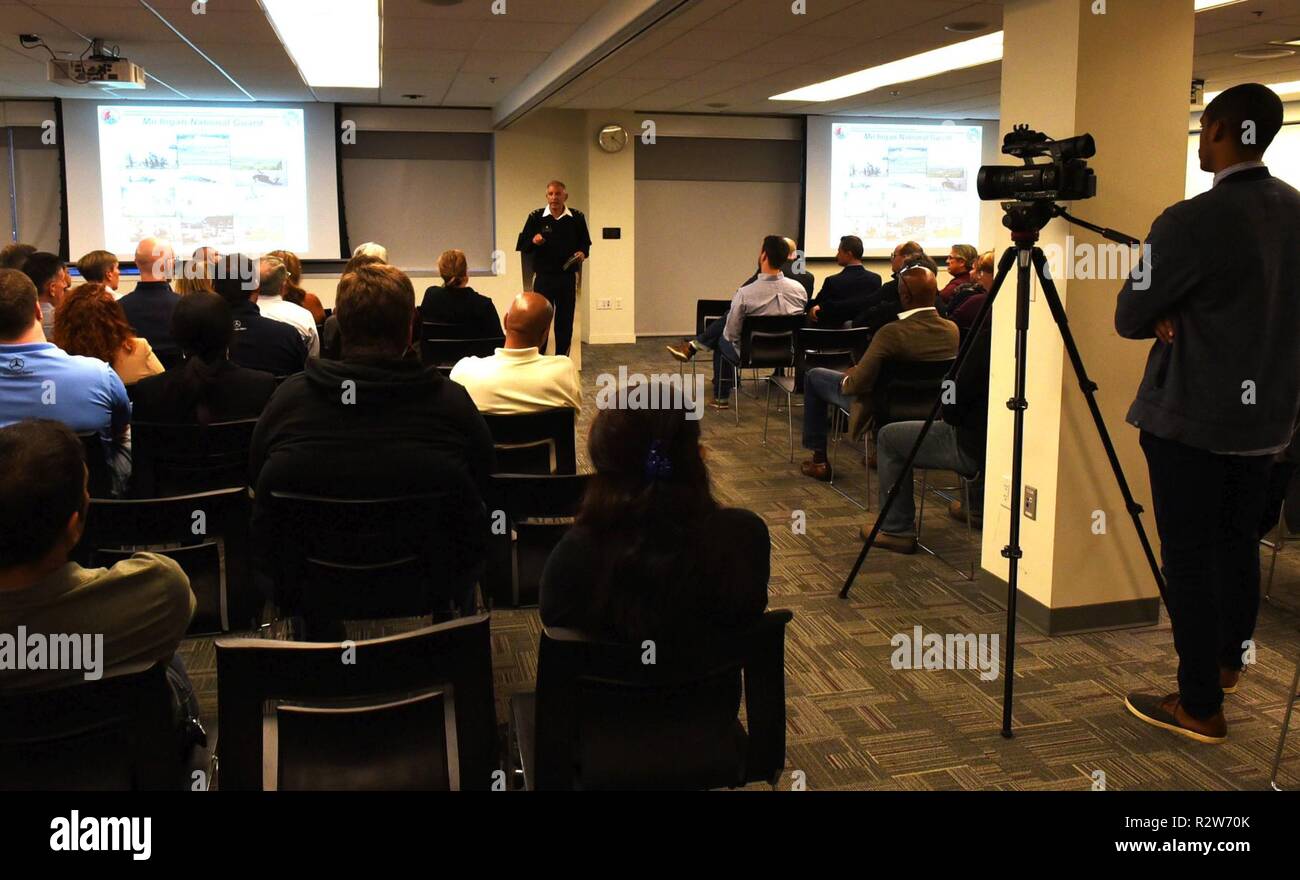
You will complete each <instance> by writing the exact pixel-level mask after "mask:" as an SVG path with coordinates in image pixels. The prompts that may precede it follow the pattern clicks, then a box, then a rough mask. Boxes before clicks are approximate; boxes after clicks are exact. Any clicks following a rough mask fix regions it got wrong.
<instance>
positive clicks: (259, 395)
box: [132, 291, 275, 425]
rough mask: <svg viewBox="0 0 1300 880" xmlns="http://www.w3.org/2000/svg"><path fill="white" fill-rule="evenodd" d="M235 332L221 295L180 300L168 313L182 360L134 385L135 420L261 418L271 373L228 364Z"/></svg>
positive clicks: (200, 294) (271, 383)
mask: <svg viewBox="0 0 1300 880" xmlns="http://www.w3.org/2000/svg"><path fill="white" fill-rule="evenodd" d="M234 334H235V319H234V317H233V315H232V314H231V311H230V305H229V303H227V302H226V301H225V300H224V299H222V298H221V297H219V296H217V295H216V294H215V293H207V292H206V291H196V292H195V293H192V294H190V295H189V296H186V297H184V298H182V299H181V301H180V303H179V304H178V305H177V306H176V311H174V312H172V337H173V338H174V339H175V340H176V342H177V344H179V345H180V347H181V351H183V352H184V353H185V362H184V363H183V364H182V365H181V366H179V367H177V368H175V369H173V370H168V371H167V372H166V373H163V374H162V375H159V376H153V377H151V378H148V379H142V380H141V381H140V383H139V384H138V385H136V386H135V391H134V393H133V395H132V398H133V408H132V409H133V417H134V419H135V420H136V421H138V422H164V423H166V424H173V425H175V424H194V423H197V424H209V423H211V422H231V421H237V420H239V419H255V418H257V417H258V416H260V415H261V414H262V410H263V409H265V408H266V402H267V401H268V400H270V399H271V395H272V394H274V393H275V377H274V376H273V375H271V374H270V373H264V372H262V371H260V370H249V369H245V368H244V367H240V366H237V365H236V364H234V363H232V362H231V360H230V356H229V353H228V352H229V348H230V340H231V338H232V337H233V336H234Z"/></svg>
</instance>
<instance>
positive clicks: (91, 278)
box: [77, 251, 122, 293]
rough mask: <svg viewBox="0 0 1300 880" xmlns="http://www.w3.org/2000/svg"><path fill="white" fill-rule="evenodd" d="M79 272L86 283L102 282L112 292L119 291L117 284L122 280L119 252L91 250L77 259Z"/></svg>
mask: <svg viewBox="0 0 1300 880" xmlns="http://www.w3.org/2000/svg"><path fill="white" fill-rule="evenodd" d="M77 272H78V273H79V274H80V275H81V280H82V281H84V282H85V283H86V284H102V285H104V286H105V287H107V288H108V289H109V290H110V291H111V292H113V293H116V292H117V285H118V283H119V282H120V281H121V280H122V267H121V265H120V264H119V263H118V261H117V254H114V253H110V252H109V251H91V252H90V253H88V254H86V255H85V256H84V257H82V258H81V259H80V260H77Z"/></svg>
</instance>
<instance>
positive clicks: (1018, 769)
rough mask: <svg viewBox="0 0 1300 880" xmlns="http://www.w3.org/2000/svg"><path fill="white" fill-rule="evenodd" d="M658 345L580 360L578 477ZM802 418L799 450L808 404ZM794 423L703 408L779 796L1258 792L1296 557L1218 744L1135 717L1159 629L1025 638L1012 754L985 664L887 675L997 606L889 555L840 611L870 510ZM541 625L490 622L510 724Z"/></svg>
mask: <svg viewBox="0 0 1300 880" xmlns="http://www.w3.org/2000/svg"><path fill="white" fill-rule="evenodd" d="M666 341H670V340H662V339H643V340H641V341H640V342H638V343H637V344H636V345H606V346H590V347H587V348H586V349H585V350H584V352H583V357H584V371H583V385H584V394H585V401H584V403H585V411H584V413H583V415H582V418H581V419H580V424H579V439H580V443H579V446H580V449H579V464H580V468H583V467H585V461H584V457H585V449H582V448H581V447H582V446H583V445H585V440H584V438H585V436H586V426H587V424H588V422H589V419H590V415H591V413H592V411H593V410H594V390H595V383H596V377H597V376H598V375H599V374H600V373H605V372H608V373H617V371H618V367H619V366H620V365H624V366H626V367H627V369H628V371H629V372H638V371H639V372H643V373H651V372H669V371H673V370H675V369H676V363H675V362H674V361H672V360H671V358H669V357H668V355H667V352H665V351H664V343H665V342H666ZM699 369H700V370H701V372H702V373H704V374H706V375H707V374H708V373H709V366H708V364H707V362H702V363H700V365H699ZM775 401H776V399H775V398H774V404H773V405H774V410H775ZM794 415H795V432H796V443H797V441H798V418H799V416H800V410H799V409H797V408H796V410H795V412H794ZM784 418H785V413H784V412H781V413H776V412H775V411H774V412H773V414H772V423H771V425H770V429H771V432H770V435H769V441H768V445H767V446H764V445H762V433H763V401H762V399H759V400H757V401H754V400H751V399H749V398H744V399H743V402H742V409H741V423H740V426H739V427H736V426H735V425H734V423H733V419H732V416H731V414H730V413H716V412H712V411H709V412H707V413H706V415H705V417H704V434H705V439H706V443H707V447H708V454H709V462H710V466H711V470H712V474H713V478H714V482H715V488H716V492H717V494H718V496H719V498H720V500H722V501H723V502H724V503H726V504H729V505H734V506H743V507H747V508H749V509H751V510H753V511H755V512H756V513H758V514H759V515H760V516H762V517H763V518H764V519H765V520H766V521H767V523H768V527H769V528H770V530H771V533H772V581H771V585H770V590H769V592H770V603H769V604H770V606H771V607H774V608H790V609H792V610H793V611H794V614H795V617H794V621H793V623H792V624H791V625H790V628H789V630H788V636H787V641H786V680H787V710H788V720H787V725H788V727H787V768H788V770H789V771H790V773H788V774H787V778H786V781H785V782H784V783H783V787H788V786H789V785H790V784H791V780H793V779H794V778H796V774H795V771H801V773H802V778H803V779H804V780H806V785H807V787H808V788H809V789H810V790H825V789H885V790H941V789H1003V790H1034V789H1075V790H1086V789H1090V788H1092V787H1093V785H1094V774H1096V773H1097V772H1098V771H1101V772H1102V773H1104V774H1105V776H1104V779H1105V785H1106V787H1107V788H1108V789H1112V790H1134V789H1260V788H1265V787H1267V779H1268V769H1269V767H1270V764H1271V761H1272V757H1273V751H1274V749H1275V748H1276V745H1277V741H1278V733H1279V730H1280V725H1281V720H1282V713H1283V711H1284V710H1285V705H1286V698H1287V690H1288V688H1289V686H1290V683H1291V678H1292V675H1293V674H1294V670H1295V664H1296V659H1297V655H1298V654H1300V635H1298V634H1297V620H1298V618H1297V615H1296V613H1295V612H1293V611H1292V612H1288V611H1285V610H1282V609H1281V608H1280V607H1279V606H1280V605H1282V604H1283V603H1285V605H1286V606H1288V607H1290V608H1293V609H1295V608H1300V552H1297V550H1298V549H1300V544H1297V545H1292V547H1291V548H1288V549H1287V550H1285V551H1284V552H1283V554H1282V555H1281V557H1280V558H1279V560H1278V564H1277V574H1276V583H1275V586H1274V589H1273V599H1274V600H1275V602H1274V603H1265V604H1264V607H1263V609H1262V611H1261V615H1260V623H1259V628H1258V631H1257V635H1256V641H1257V643H1258V645H1259V651H1258V663H1257V665H1256V666H1255V667H1254V668H1253V669H1252V670H1251V671H1250V672H1249V673H1248V674H1247V675H1246V677H1245V678H1244V680H1243V682H1244V683H1243V686H1242V688H1241V690H1240V691H1239V692H1238V693H1237V694H1236V695H1234V696H1230V697H1228V703H1227V719H1228V724H1229V728H1230V739H1229V742H1228V743H1227V744H1225V745H1221V746H1207V745H1200V744H1197V743H1193V742H1190V741H1186V740H1183V739H1181V738H1177V737H1174V736H1173V735H1170V734H1166V733H1163V732H1161V731H1159V730H1156V729H1155V728H1152V727H1149V726H1147V725H1145V724H1142V723H1141V722H1139V721H1137V719H1135V718H1133V717H1132V716H1131V715H1129V714H1128V712H1127V711H1126V710H1125V708H1124V705H1123V697H1124V694H1125V693H1126V692H1128V691H1130V690H1135V689H1150V690H1153V691H1161V692H1167V691H1169V690H1171V689H1173V682H1174V678H1175V670H1176V664H1177V658H1176V656H1175V654H1174V649H1173V642H1172V639H1171V636H1170V632H1169V628H1168V625H1167V624H1162V625H1160V626H1157V627H1152V628H1147V629H1134V630H1124V631H1116V632H1107V633H1091V634H1086V635H1074V636H1064V637H1057V638H1047V637H1044V636H1041V635H1039V634H1037V633H1035V632H1034V631H1033V630H1032V629H1030V628H1029V627H1028V626H1026V625H1022V626H1021V627H1020V639H1019V645H1018V647H1019V650H1018V652H1017V661H1016V667H1015V675H1016V716H1015V718H1016V727H1015V733H1016V735H1015V737H1014V738H1013V739H1011V740H1004V739H1003V738H1002V737H1001V736H1000V735H999V730H1000V725H1001V697H1002V681H1001V679H1000V678H999V679H998V680H994V681H982V680H981V679H980V677H979V674H978V672H977V671H975V670H962V671H908V670H903V671H896V670H894V669H893V668H892V667H891V665H890V656H891V654H892V653H893V650H894V649H893V647H891V645H890V638H891V636H893V635H894V634H895V633H910V632H911V631H912V628H913V627H914V626H917V625H920V626H921V627H922V628H923V630H924V631H925V632H939V633H1000V632H1002V630H1003V627H1004V624H1005V620H1004V613H1003V611H1002V609H1001V608H1000V607H999V606H998V605H996V604H995V603H993V602H991V601H990V600H989V599H987V598H985V597H984V596H982V595H981V594H979V593H978V592H976V591H975V590H974V589H973V588H972V587H971V586H970V585H969V583H968V582H967V581H965V580H964V579H963V578H962V577H961V575H959V574H958V573H957V572H956V571H955V570H954V569H953V568H951V567H949V566H948V565H947V564H945V563H943V562H940V561H938V560H936V559H934V558H932V557H930V556H926V555H924V554H918V555H916V556H911V557H904V556H898V555H895V554H890V553H886V552H883V551H879V552H877V551H873V552H872V553H871V555H870V556H869V557H868V560H867V563H866V565H865V567H864V568H863V571H862V573H861V575H860V576H859V578H858V580H857V582H856V586H855V588H854V590H853V593H852V595H851V596H850V598H849V599H848V600H847V601H842V600H840V599H839V598H837V596H836V593H837V591H838V588H839V585H840V584H841V583H842V582H843V578H844V575H845V574H846V573H847V571H848V569H849V568H850V566H851V565H852V562H853V559H854V558H855V556H856V554H857V552H858V550H859V548H860V546H861V543H860V539H859V538H858V527H859V526H860V524H861V523H862V522H864V521H865V520H866V519H867V517H868V516H872V517H873V518H874V515H872V514H867V513H864V512H863V511H861V510H860V509H859V508H857V507H856V506H854V505H853V504H852V503H850V502H849V501H847V500H845V499H844V498H842V497H841V496H840V495H838V494H836V493H835V492H834V491H833V490H832V489H830V488H829V487H827V486H825V485H823V484H820V483H815V482H813V481H811V480H809V479H807V478H806V477H803V476H801V475H800V474H799V470H798V462H799V461H800V460H802V451H801V450H799V449H796V450H795V462H794V463H793V464H792V463H791V462H790V461H789V457H788V447H787V445H786V434H785V427H786V426H785V423H784ZM1113 427H1117V426H1113ZM859 455H860V453H859ZM851 458H852V453H851V450H849V449H848V448H846V449H844V450H842V452H841V458H840V462H841V468H840V470H841V473H842V476H841V477H840V478H839V479H837V481H836V482H837V485H841V480H842V481H843V484H842V488H843V489H844V491H846V492H849V493H851V494H855V495H856V497H857V498H858V499H859V500H861V499H862V497H863V495H864V494H865V489H866V486H865V482H864V479H863V473H862V471H861V469H860V468H858V467H853V466H852V465H850V464H849V461H850V460H851ZM858 460H859V461H860V460H861V459H860V458H859V459H858ZM937 476H939V478H940V482H951V481H952V480H951V476H950V475H949V479H948V480H944V479H943V475H937ZM873 478H874V477H873ZM875 506H876V505H875V504H874V502H873V507H875ZM796 510H802V511H804V512H805V514H806V519H807V530H806V534H803V535H796V534H795V533H794V531H793V530H792V528H791V525H792V512H793V511H796ZM1148 526H1149V527H1150V528H1152V529H1153V528H1154V527H1153V525H1151V524H1150V523H1148ZM924 529H925V531H926V532H927V533H928V535H929V536H930V538H931V539H932V546H933V547H934V548H935V549H936V550H938V551H939V552H940V553H941V554H942V555H943V556H944V557H945V558H946V559H947V560H948V561H949V562H951V563H952V564H953V565H955V566H959V567H960V566H963V565H969V563H970V561H971V559H972V556H974V555H975V554H977V553H978V549H977V548H976V547H973V546H972V545H971V544H970V543H969V542H968V539H967V534H966V527H965V526H964V525H962V524H960V523H958V522H956V521H955V520H953V519H951V518H950V517H949V516H948V515H947V512H946V511H945V510H944V509H943V508H942V506H940V505H928V506H927V508H926V514H925V522H924ZM1265 559H1266V570H1267V557H1265ZM539 631H540V624H539V621H538V618H537V613H536V611H535V610H527V609H526V610H498V611H496V612H494V615H493V624H492V634H493V635H492V643H493V644H492V648H493V665H494V668H495V683H496V696H497V701H498V707H499V709H498V712H499V717H500V718H501V719H503V720H504V719H505V718H506V714H505V706H506V703H507V701H508V699H509V697H510V695H511V694H512V693H514V692H515V691H517V690H519V689H521V688H529V687H531V686H532V682H533V679H534V676H535V673H536V664H537V638H538V634H539ZM184 653H185V657H186V661H187V663H188V664H189V668H190V670H191V673H192V675H193V677H194V680H195V683H196V686H197V687H198V689H199V691H200V697H201V700H202V702H203V706H204V714H205V722H207V723H208V724H209V725H211V727H212V728H215V717H214V715H215V708H216V693H215V687H216V682H215V673H214V661H213V652H212V647H211V643H210V641H208V640H192V641H190V642H187V643H186V646H185V648H184ZM1297 725H1300V718H1298V719H1296V720H1295V722H1293V732H1292V736H1291V737H1290V745H1289V748H1288V751H1287V757H1286V758H1285V759H1284V765H1283V772H1282V776H1281V779H1280V782H1281V784H1282V785H1283V787H1289V788H1295V787H1297V786H1300V730H1296V729H1295V728H1296V726H1297ZM760 787H761V786H760Z"/></svg>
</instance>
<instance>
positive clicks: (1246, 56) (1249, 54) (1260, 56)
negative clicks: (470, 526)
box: [1232, 46, 1295, 61]
mask: <svg viewBox="0 0 1300 880" xmlns="http://www.w3.org/2000/svg"><path fill="white" fill-rule="evenodd" d="M1294 54H1295V49H1283V48H1282V47H1280V46H1277V47H1274V48H1272V49H1243V50H1242V51H1240V52H1233V53H1232V57H1233V58H1240V59H1242V60H1243V61H1275V60H1277V59H1278V58H1288V57H1290V56H1292V55H1294Z"/></svg>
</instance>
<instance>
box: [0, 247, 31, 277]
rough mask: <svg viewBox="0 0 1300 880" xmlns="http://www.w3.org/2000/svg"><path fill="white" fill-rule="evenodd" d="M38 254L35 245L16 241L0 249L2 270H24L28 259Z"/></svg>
mask: <svg viewBox="0 0 1300 880" xmlns="http://www.w3.org/2000/svg"><path fill="white" fill-rule="evenodd" d="M34 253H36V248H35V246H34V245H30V244H23V243H22V242H20V241H16V242H14V243H12V244H7V245H5V246H4V247H2V248H0V269H17V270H18V271H19V272H21V271H22V270H23V266H24V265H26V263H27V258H28V257H30V256H31V255H32V254H34Z"/></svg>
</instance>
